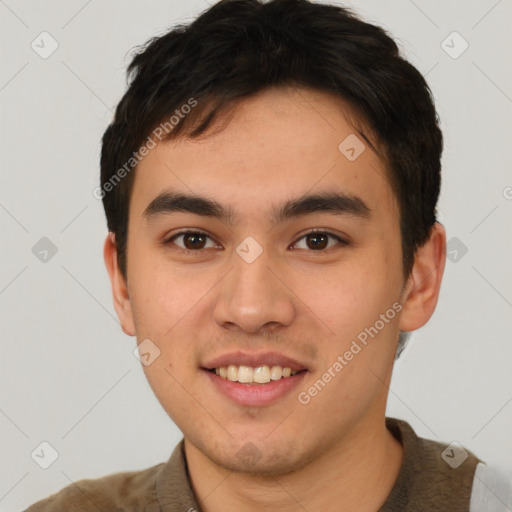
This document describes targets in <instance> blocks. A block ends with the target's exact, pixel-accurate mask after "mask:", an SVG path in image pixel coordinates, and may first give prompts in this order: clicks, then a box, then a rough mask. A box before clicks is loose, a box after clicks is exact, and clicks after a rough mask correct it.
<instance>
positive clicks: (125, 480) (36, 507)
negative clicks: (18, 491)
mask: <svg viewBox="0 0 512 512" xmlns="http://www.w3.org/2000/svg"><path fill="white" fill-rule="evenodd" d="M163 466H164V463H160V464H157V465H155V466H152V467H150V468H147V469H144V470H141V471H125V472H122V473H114V474H111V475H106V476H104V477H102V478H96V479H83V480H78V481H76V482H73V483H71V484H69V485H67V486H66V487H64V488H63V489H61V490H60V491H59V492H57V493H55V494H52V495H51V496H49V497H48V498H46V499H43V500H41V501H38V502H37V503H34V504H33V505H31V506H30V507H29V508H28V509H26V511H25V512H62V511H63V510H65V511H66V512H82V511H83V512H85V511H89V510H109V511H112V512H115V511H118V510H119V511H120V510H124V509H125V508H129V507H130V506H131V507H132V508H133V507H135V508H133V509H134V510H136V509H138V507H141V506H142V505H149V504H150V503H151V502H152V501H155V500H156V489H155V478H156V475H157V474H158V472H159V470H160V469H161V468H162V467H163ZM140 510H142V508H140Z"/></svg>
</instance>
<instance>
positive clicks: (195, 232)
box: [162, 229, 349, 254]
mask: <svg viewBox="0 0 512 512" xmlns="http://www.w3.org/2000/svg"><path fill="white" fill-rule="evenodd" d="M314 234H322V235H327V236H329V237H331V238H334V239H336V240H337V241H338V245H339V246H342V247H343V246H347V245H349V243H348V242H347V241H346V240H344V239H343V238H341V237H340V236H339V235H335V234H334V233H331V232H330V231H322V230H320V229H312V230H311V231H308V232H307V233H304V234H303V235H302V236H300V237H299V238H298V239H297V241H296V242H294V244H293V245H296V244H297V243H298V242H299V241H300V240H302V239H303V238H305V237H307V236H309V235H314ZM183 235H202V236H206V237H208V238H210V240H213V239H212V238H211V237H210V235H208V233H206V232H204V231H199V230H185V231H180V232H179V233H175V234H174V235H172V236H171V237H169V238H167V239H165V240H164V241H163V242H162V245H164V246H166V247H167V246H170V245H171V244H172V245H175V244H174V240H175V239H176V238H179V237H180V236H183ZM175 247H176V248H175V249H173V250H175V251H176V252H179V253H182V254H190V253H193V254H200V253H201V252H203V251H204V250H205V249H197V250H192V249H183V248H181V247H178V246H175ZM335 247H336V246H334V247H329V248H327V249H319V250H317V251H314V250H308V251H307V252H311V253H325V252H327V251H329V250H330V249H334V248H335Z"/></svg>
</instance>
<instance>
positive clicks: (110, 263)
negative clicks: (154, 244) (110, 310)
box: [103, 232, 135, 336]
mask: <svg viewBox="0 0 512 512" xmlns="http://www.w3.org/2000/svg"><path fill="white" fill-rule="evenodd" d="M103 258H104V260H105V266H106V267H107V272H108V275H109V277H110V284H111V286H112V296H113V299H114V309H115V310H116V313H117V316H118V318H119V321H120V323H121V328H122V329H123V332H124V333H125V334H127V335H128V336H135V326H134V322H133V313H132V305H131V301H130V296H129V294H128V287H127V284H126V281H125V279H124V277H123V275H122V273H121V270H120V268H119V264H118V261H117V245H116V240H115V235H114V233H111V232H110V233H109V234H108V235H107V238H106V239H105V244H104V247H103Z"/></svg>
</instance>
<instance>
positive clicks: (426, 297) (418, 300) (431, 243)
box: [399, 222, 446, 332]
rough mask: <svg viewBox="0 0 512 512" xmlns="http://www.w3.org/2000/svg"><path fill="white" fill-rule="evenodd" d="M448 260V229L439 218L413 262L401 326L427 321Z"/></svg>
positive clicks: (407, 328) (410, 327)
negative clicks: (439, 221)
mask: <svg viewBox="0 0 512 512" xmlns="http://www.w3.org/2000/svg"><path fill="white" fill-rule="evenodd" d="M445 262H446V232H445V229H444V227H443V226H442V225H441V224H439V223H438V222H436V223H435V224H434V225H433V226H432V229H431V231H430V238H429V239H428V241H427V242H426V243H425V244H424V245H423V246H421V247H419V248H418V250H417V251H416V254H415V258H414V265H413V268H412V271H411V274H410V276H409V278H408V280H407V284H406V286H405V289H404V292H403V294H402V305H403V310H402V315H401V317H400V324H399V327H400V330H402V331H406V332H410V331H414V330H416V329H419V328H420V327H422V326H423V325H425V324H426V323H427V322H428V320H429V319H430V317H431V316H432V315H433V313H434V310H435V308H436V305H437V301H438V299H439V292H440V289H441V281H442V278H443V273H444V267H445Z"/></svg>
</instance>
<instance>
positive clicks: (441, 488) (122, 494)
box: [26, 418, 480, 512]
mask: <svg viewBox="0 0 512 512" xmlns="http://www.w3.org/2000/svg"><path fill="white" fill-rule="evenodd" d="M386 425H387V428H388V429H389V430H390V431H391V433H392V434H393V435H394V436H395V437H396V438H397V439H398V440H399V441H400V442H401V443H402V445H403V447H404V456H403V461H402V466H401V469H400V472H399V474H398V478H397V480H396V482H395V485H394V487H393V489H392V490H391V493H390V495H389V496H388V498H387V500H386V502H385V504H384V505H383V506H382V507H381V509H380V511H379V512H398V511H401V512H402V511H405V512H422V511H424V512H436V511H443V512H445V511H450V512H471V511H470V500H471V491H472V487H473V481H474V479H475V469H476V467H477V464H478V463H479V462H480V461H479V460H478V459H477V458H476V457H475V455H473V454H472V453H471V452H469V451H467V450H466V451H463V452H462V453H463V454H465V453H467V455H468V456H467V458H466V459H465V460H464V461H463V462H462V463H461V464H460V465H458V467H456V468H454V467H452V466H456V465H457V464H458V463H459V462H460V460H461V458H460V456H461V453H453V451H450V450H448V451H447V452H446V451H445V449H446V447H447V445H446V444H443V443H438V442H435V441H431V440H428V439H423V438H420V437H418V436H417V435H416V434H415V432H414V431H413V429H412V428H411V427H410V425H409V424H408V423H407V422H405V421H402V420H397V419H394V418H386ZM443 452H445V453H444V455H442V454H443ZM443 457H444V458H443ZM455 457H459V460H457V461H455V459H454V458H455ZM450 458H452V459H454V461H453V463H452V461H451V460H450ZM447 461H448V462H447ZM340 499H341V497H340ZM97 510H100V511H104V512H113V511H121V510H122V511H130V512H136V511H137V512H194V511H196V512H201V508H200V507H199V505H198V503H197V501H196V498H195V496H194V492H193V490H192V487H191V483H190V479H189V475H188V470H187V464H186V459H185V454H184V450H183V440H181V441H180V443H179V444H178V445H177V446H176V448H175V449H174V451H173V453H172V455H171V457H170V458H169V460H168V461H167V462H166V463H161V464H157V465H156V466H153V467H150V468H148V469H144V470H142V471H132V472H123V473H116V474H112V475H108V476H105V477H103V478H98V479H90V480H80V481H78V482H76V483H74V484H71V485H69V486H67V487H65V488H64V489H62V490H61V491H60V492H58V493H56V494H54V495H52V496H50V497H49V498H47V499H45V500H42V501H39V502H37V503H36V504H34V505H32V506H31V507H29V508H28V509H27V511H26V512H86V511H87V512H89V511H97Z"/></svg>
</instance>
